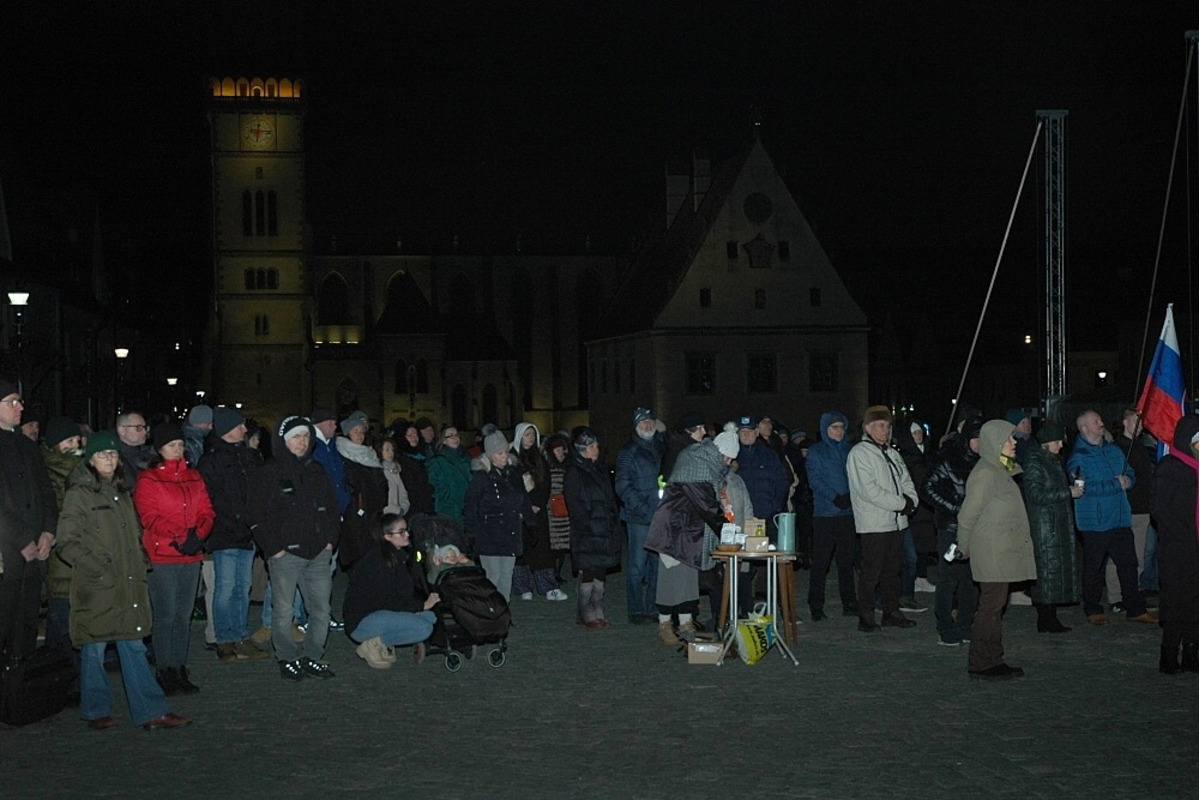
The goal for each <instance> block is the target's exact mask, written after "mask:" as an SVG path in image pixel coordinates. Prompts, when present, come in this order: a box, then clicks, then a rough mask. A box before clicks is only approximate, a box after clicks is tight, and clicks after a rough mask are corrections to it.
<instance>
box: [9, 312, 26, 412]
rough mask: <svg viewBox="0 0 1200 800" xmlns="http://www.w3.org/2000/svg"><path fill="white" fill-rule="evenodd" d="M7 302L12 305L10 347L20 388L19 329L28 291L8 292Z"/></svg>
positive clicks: (23, 316) (22, 320)
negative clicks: (13, 330) (14, 333)
mask: <svg viewBox="0 0 1200 800" xmlns="http://www.w3.org/2000/svg"><path fill="white" fill-rule="evenodd" d="M8 304H9V305H10V306H12V313H13V328H15V329H16V336H15V337H14V338H13V341H12V349H13V353H14V357H15V359H16V367H17V388H18V389H20V388H21V378H23V377H24V374H23V373H24V369H23V366H24V365H23V364H22V363H21V330H22V328H24V327H25V307H26V306H28V305H29V292H9V293H8Z"/></svg>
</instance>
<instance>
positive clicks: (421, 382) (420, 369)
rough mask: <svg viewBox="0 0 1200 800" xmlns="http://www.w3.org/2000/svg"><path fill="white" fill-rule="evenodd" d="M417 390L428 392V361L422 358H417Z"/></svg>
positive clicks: (422, 392)
mask: <svg viewBox="0 0 1200 800" xmlns="http://www.w3.org/2000/svg"><path fill="white" fill-rule="evenodd" d="M417 392H419V393H421V394H428V393H429V362H428V361H426V360H425V359H423V358H418V359H417Z"/></svg>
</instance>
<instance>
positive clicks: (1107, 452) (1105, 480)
mask: <svg viewBox="0 0 1200 800" xmlns="http://www.w3.org/2000/svg"><path fill="white" fill-rule="evenodd" d="M1076 470H1079V473H1080V475H1081V476H1082V477H1083V480H1084V488H1083V495H1082V496H1080V497H1078V498H1076V500H1075V524H1076V525H1078V526H1079V531H1080V532H1081V533H1088V532H1093V533H1095V532H1100V531H1111V530H1114V529H1116V528H1129V527H1132V526H1133V514H1132V511H1131V510H1130V506H1129V497H1128V496H1127V495H1126V494H1125V489H1124V488H1123V487H1122V486H1121V482H1120V480H1119V478H1118V477H1117V476H1119V475H1124V476H1126V477H1127V478H1129V481H1130V484H1131V485H1130V487H1129V488H1131V489H1132V488H1133V487H1134V486H1136V485H1137V475H1136V473H1134V471H1133V467H1131V466H1130V465H1129V463H1128V462H1127V461H1126V460H1125V454H1124V453H1122V452H1121V449H1120V448H1119V447H1117V446H1116V445H1113V444H1109V443H1108V442H1106V441H1104V440H1103V439H1101V440H1100V444H1092V443H1091V442H1089V441H1088V440H1087V439H1084V438H1083V437H1082V436H1080V437H1079V438H1078V439H1076V440H1075V447H1074V449H1073V450H1072V451H1071V458H1070V460H1068V461H1067V474H1068V475H1072V476H1073V475H1075V471H1076Z"/></svg>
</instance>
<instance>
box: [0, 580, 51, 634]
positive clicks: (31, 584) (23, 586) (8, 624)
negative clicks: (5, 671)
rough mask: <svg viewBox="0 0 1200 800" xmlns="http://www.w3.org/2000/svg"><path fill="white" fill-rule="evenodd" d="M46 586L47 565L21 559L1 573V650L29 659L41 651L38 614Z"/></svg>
mask: <svg viewBox="0 0 1200 800" xmlns="http://www.w3.org/2000/svg"><path fill="white" fill-rule="evenodd" d="M18 558H20V557H19V556H18ZM45 582H46V562H45V561H25V560H24V559H21V560H19V561H18V562H17V563H15V564H6V565H5V570H4V572H3V573H0V650H4V649H5V648H7V649H8V652H10V653H11V654H13V655H28V654H30V653H32V652H33V651H34V650H35V649H37V634H38V611H39V607H40V606H41V603H42V584H43V583H45Z"/></svg>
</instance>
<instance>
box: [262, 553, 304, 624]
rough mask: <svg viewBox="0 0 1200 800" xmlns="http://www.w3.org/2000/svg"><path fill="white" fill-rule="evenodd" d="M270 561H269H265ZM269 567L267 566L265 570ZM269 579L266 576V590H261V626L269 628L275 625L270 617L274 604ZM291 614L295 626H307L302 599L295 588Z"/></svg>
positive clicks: (269, 566) (298, 589) (298, 588)
mask: <svg viewBox="0 0 1200 800" xmlns="http://www.w3.org/2000/svg"><path fill="white" fill-rule="evenodd" d="M267 560H268V561H270V559H267ZM270 568H271V565H270V564H267V569H270ZM272 594H273V593H272V591H271V577H270V576H269V575H268V576H267V588H266V589H265V590H263V610H262V626H263V627H264V628H270V627H271V626H272V625H274V624H275V621H274V618H273V617H272V616H271V615H272V614H273V613H274V608H275V604H274V601H273V599H272V597H271V595H272ZM292 613H293V614H294V615H295V620H296V624H297V625H307V624H308V612H307V611H305V610H304V598H303V597H301V596H300V587H299V586H297V587H296V595H295V596H294V597H293V598H292Z"/></svg>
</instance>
